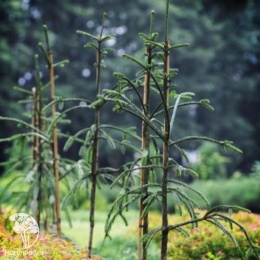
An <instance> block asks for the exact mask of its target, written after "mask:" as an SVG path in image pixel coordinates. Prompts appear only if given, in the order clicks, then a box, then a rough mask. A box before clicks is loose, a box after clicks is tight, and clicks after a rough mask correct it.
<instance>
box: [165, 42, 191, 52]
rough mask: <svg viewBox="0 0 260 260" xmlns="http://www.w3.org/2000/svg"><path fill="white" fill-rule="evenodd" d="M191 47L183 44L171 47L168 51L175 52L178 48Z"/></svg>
mask: <svg viewBox="0 0 260 260" xmlns="http://www.w3.org/2000/svg"><path fill="white" fill-rule="evenodd" d="M189 46H190V45H189V44H188V43H181V44H175V45H173V46H171V47H170V48H169V49H168V50H169V51H170V50H173V49H176V48H182V47H189Z"/></svg>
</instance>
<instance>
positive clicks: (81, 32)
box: [76, 30, 99, 41]
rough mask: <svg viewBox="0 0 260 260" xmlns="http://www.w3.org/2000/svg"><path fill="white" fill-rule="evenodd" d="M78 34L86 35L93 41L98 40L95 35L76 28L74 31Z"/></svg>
mask: <svg viewBox="0 0 260 260" xmlns="http://www.w3.org/2000/svg"><path fill="white" fill-rule="evenodd" d="M76 32H77V33H78V34H82V35H84V36H87V37H89V38H91V39H93V40H95V41H99V39H98V38H97V37H95V36H94V35H92V34H90V33H87V32H84V31H80V30H77V31H76Z"/></svg>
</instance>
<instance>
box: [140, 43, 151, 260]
mask: <svg viewBox="0 0 260 260" xmlns="http://www.w3.org/2000/svg"><path fill="white" fill-rule="evenodd" d="M146 53H147V56H148V66H150V64H151V48H147V49H146ZM148 69H149V68H148ZM149 92H150V77H149V73H147V72H146V73H145V75H144V88H143V107H144V111H143V113H144V115H146V116H147V114H148V113H149V112H148V111H149V96H150V95H149ZM148 150H149V127H148V125H147V123H146V122H145V121H142V144H141V151H142V152H144V151H148ZM145 156H146V155H145ZM148 175H149V169H146V168H145V169H142V170H141V187H143V186H144V185H146V184H147V183H148V179H149V176H148ZM143 192H144V196H141V198H140V201H139V232H138V260H141V259H142V260H146V259H147V243H146V242H145V241H143V242H141V238H142V237H143V235H145V234H147V233H148V225H149V224H148V213H147V215H146V216H143V210H144V208H145V205H144V201H145V199H146V198H147V195H146V194H147V192H148V189H147V188H145V190H144V191H143Z"/></svg>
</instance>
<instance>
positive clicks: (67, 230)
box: [62, 210, 159, 260]
mask: <svg viewBox="0 0 260 260" xmlns="http://www.w3.org/2000/svg"><path fill="white" fill-rule="evenodd" d="M95 216H96V224H95V230H94V232H95V236H94V254H96V255H101V256H102V257H103V259H106V260H135V259H137V238H136V237H137V234H135V233H134V232H133V230H135V228H134V227H135V226H137V220H138V212H137V211H136V210H130V211H129V212H127V214H126V217H127V219H128V226H125V224H124V222H123V221H122V220H121V219H119V218H118V219H116V221H115V223H114V225H113V227H112V230H111V233H110V235H111V238H112V239H109V238H107V239H106V240H105V243H104V244H103V240H104V227H105V222H106V217H107V212H105V211H97V212H96V213H95ZM70 217H71V219H72V220H73V222H72V227H71V226H70V224H69V222H68V221H66V220H65V216H64V214H63V221H62V232H63V233H64V234H65V235H66V236H67V237H68V238H69V239H71V240H72V241H73V242H74V243H75V244H77V245H79V246H80V247H84V248H87V245H88V231H89V221H88V211H87V210H77V211H72V212H71V213H70ZM136 230H137V229H136ZM158 250H159V249H158V247H157V246H156V245H155V244H153V243H152V244H151V247H150V250H149V252H150V255H149V258H148V259H149V260H156V259H158V257H159V251H158Z"/></svg>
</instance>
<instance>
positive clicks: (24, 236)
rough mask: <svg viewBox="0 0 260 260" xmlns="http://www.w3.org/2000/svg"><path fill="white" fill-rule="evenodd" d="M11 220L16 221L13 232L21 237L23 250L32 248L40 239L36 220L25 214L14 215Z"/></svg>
mask: <svg viewBox="0 0 260 260" xmlns="http://www.w3.org/2000/svg"><path fill="white" fill-rule="evenodd" d="M9 219H10V220H11V221H14V227H13V230H14V231H15V232H16V233H18V234H19V235H20V237H21V240H22V242H23V249H28V248H30V247H31V246H32V245H33V244H34V243H35V242H36V241H37V239H38V237H39V226H38V224H37V222H36V220H35V219H34V218H33V217H32V216H30V215H28V214H25V213H17V214H14V215H12V216H11V217H9Z"/></svg>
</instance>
